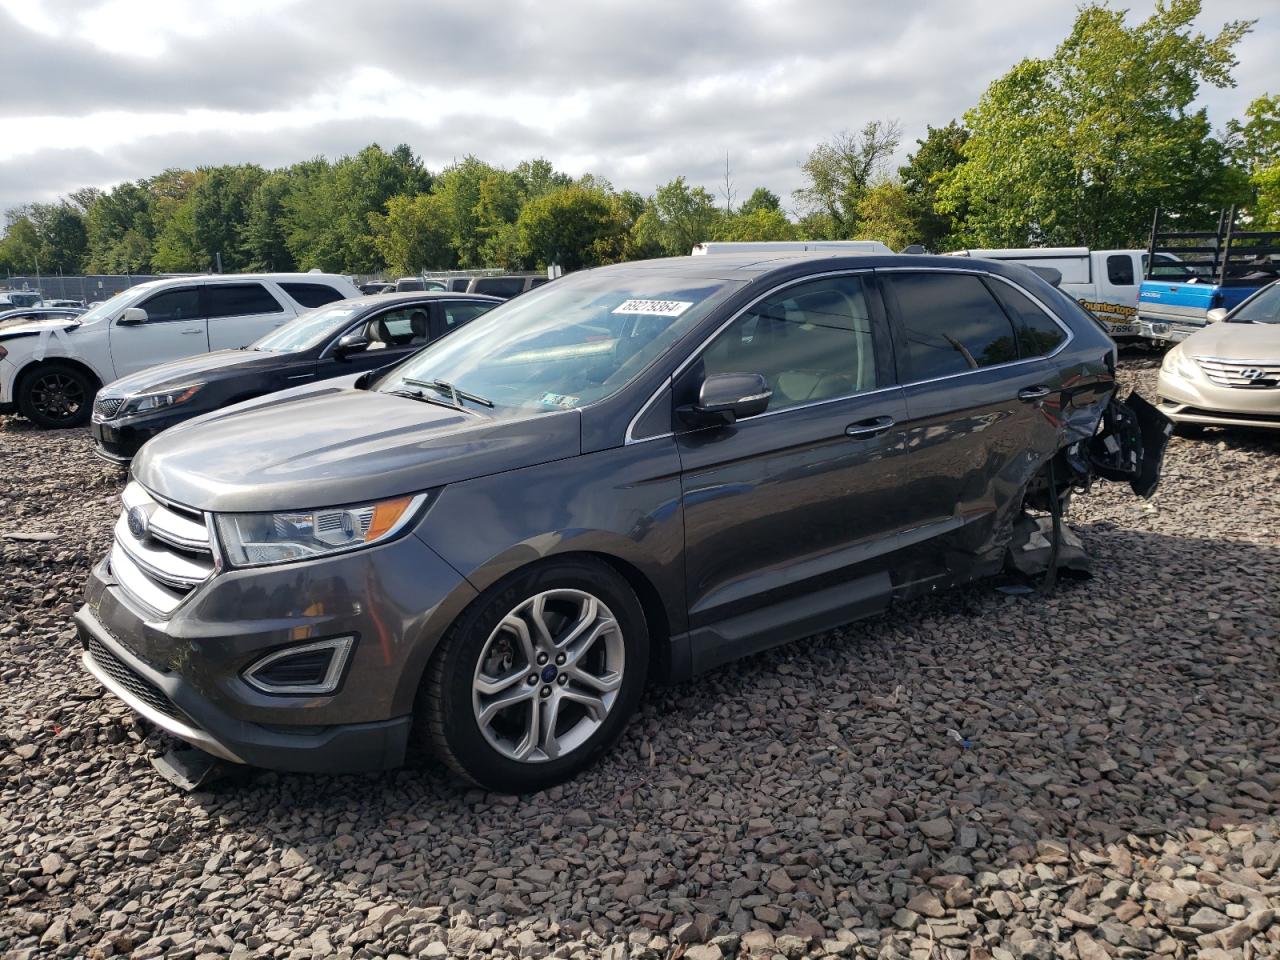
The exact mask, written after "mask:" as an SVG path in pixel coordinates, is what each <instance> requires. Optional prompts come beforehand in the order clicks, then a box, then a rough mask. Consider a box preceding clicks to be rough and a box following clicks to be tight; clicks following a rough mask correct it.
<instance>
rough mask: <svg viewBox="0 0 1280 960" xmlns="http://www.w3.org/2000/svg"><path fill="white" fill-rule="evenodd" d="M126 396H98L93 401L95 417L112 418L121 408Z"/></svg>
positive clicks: (96, 418) (99, 418)
mask: <svg viewBox="0 0 1280 960" xmlns="http://www.w3.org/2000/svg"><path fill="white" fill-rule="evenodd" d="M123 403H124V397H98V399H96V400H94V401H93V419H95V420H110V419H111V418H112V417H114V416H115V415H116V414H117V413H118V412H119V410H120V407H121V405H122V404H123Z"/></svg>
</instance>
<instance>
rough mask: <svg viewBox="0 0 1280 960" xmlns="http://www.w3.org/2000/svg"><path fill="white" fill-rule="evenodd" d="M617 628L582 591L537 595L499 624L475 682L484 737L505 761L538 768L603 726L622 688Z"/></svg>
mask: <svg viewBox="0 0 1280 960" xmlns="http://www.w3.org/2000/svg"><path fill="white" fill-rule="evenodd" d="M624 651H625V648H624V645H623V639H622V629H621V627H620V626H619V625H618V621H617V619H616V618H615V617H614V615H613V613H612V612H611V611H610V610H609V608H608V607H607V606H606V605H605V604H604V603H603V602H601V600H600V599H599V598H598V597H595V596H592V595H591V594H590V593H587V592H586V591H583V590H573V589H557V590H546V591H543V592H541V593H537V594H534V595H533V596H532V597H529V598H528V599H527V600H524V601H522V602H521V603H520V604H519V605H517V606H516V607H515V608H514V609H513V610H511V612H510V613H508V614H507V615H506V616H505V617H503V618H502V620H501V621H499V623H498V625H497V626H496V627H495V628H494V630H493V632H492V633H491V634H490V635H489V638H488V640H487V641H485V645H484V647H483V648H482V649H481V651H480V657H479V660H478V662H477V664H476V669H475V674H474V677H473V679H472V696H471V699H472V707H473V709H474V713H475V719H476V723H477V725H478V726H479V728H480V732H481V733H482V734H483V735H484V738H485V740H487V741H488V743H489V744H490V745H491V746H492V747H493V748H494V749H495V750H497V751H498V752H499V753H501V754H502V755H503V756H504V757H507V758H509V759H512V760H517V761H519V762H522V763H539V762H544V761H547V760H555V759H557V758H559V757H563V756H566V755H567V754H569V753H571V752H572V751H574V750H576V749H577V748H578V747H580V746H582V744H583V743H585V742H586V741H587V740H588V739H589V738H590V737H591V735H592V734H594V733H595V732H596V731H597V730H598V729H599V728H600V726H601V725H602V724H603V723H604V721H605V718H606V717H607V716H608V715H609V711H610V710H611V709H612V707H613V705H614V702H615V701H616V700H617V698H618V692H619V690H620V689H621V688H622V676H623V670H624V668H625V662H624V661H625V653H624Z"/></svg>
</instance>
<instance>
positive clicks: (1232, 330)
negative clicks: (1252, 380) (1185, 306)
mask: <svg viewBox="0 0 1280 960" xmlns="http://www.w3.org/2000/svg"><path fill="white" fill-rule="evenodd" d="M1182 350H1183V352H1184V353H1186V354H1187V356H1191V357H1220V358H1222V359H1224V360H1280V324H1276V323H1226V322H1220V323H1214V324H1210V325H1209V326H1207V327H1205V329H1203V330H1199V331H1197V332H1195V333H1193V334H1192V335H1191V336H1189V337H1187V339H1186V340H1184V341H1182Z"/></svg>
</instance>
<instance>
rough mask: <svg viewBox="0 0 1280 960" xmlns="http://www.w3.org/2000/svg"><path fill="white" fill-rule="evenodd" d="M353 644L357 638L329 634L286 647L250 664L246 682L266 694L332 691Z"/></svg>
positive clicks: (246, 673)
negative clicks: (325, 637)
mask: <svg viewBox="0 0 1280 960" xmlns="http://www.w3.org/2000/svg"><path fill="white" fill-rule="evenodd" d="M354 645H355V637H330V638H329V639H327V640H316V641H314V642H312V643H303V644H298V645H296V646H290V647H285V648H284V649H283V650H277V651H275V652H274V653H269V654H267V655H266V656H265V657H263V658H262V659H260V660H257V661H255V662H254V663H253V664H251V665H250V666H249V667H248V668H247V669H246V670H245V671H244V681H245V683H247V684H249V686H251V687H253V688H254V689H255V690H260V691H262V692H263V693H271V694H282V693H283V694H317V693H319V694H324V693H333V692H334V691H335V690H337V689H338V684H339V683H340V682H341V681H342V673H343V670H344V669H345V668H346V665H347V657H348V655H349V654H350V652H351V648H352V646H354Z"/></svg>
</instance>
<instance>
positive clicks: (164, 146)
mask: <svg viewBox="0 0 1280 960" xmlns="http://www.w3.org/2000/svg"><path fill="white" fill-rule="evenodd" d="M1152 3H1153V0H1133V2H1131V3H1128V4H1124V5H1125V6H1128V7H1129V8H1130V9H1131V10H1132V11H1133V13H1132V15H1131V16H1134V17H1136V16H1137V15H1146V14H1147V13H1149V12H1150V10H1151V7H1152ZM1205 7H1206V12H1205V14H1204V15H1203V16H1202V18H1201V25H1202V27H1203V28H1204V29H1205V30H1207V31H1214V30H1216V29H1217V27H1218V26H1220V25H1221V23H1222V21H1224V20H1225V19H1227V18H1228V17H1234V18H1256V19H1258V20H1259V21H1260V22H1259V23H1258V25H1257V27H1256V28H1255V30H1254V33H1253V34H1252V35H1250V36H1249V37H1248V38H1247V39H1246V40H1245V42H1244V43H1243V44H1242V45H1241V47H1240V48H1239V57H1240V67H1239V69H1238V71H1237V74H1236V75H1237V79H1238V82H1239V85H1238V87H1236V88H1235V89H1233V90H1225V91H1219V90H1210V91H1208V92H1207V93H1206V94H1205V98H1204V99H1205V103H1206V105H1207V106H1208V108H1209V110H1210V115H1211V117H1212V119H1213V121H1214V124H1215V126H1218V127H1220V126H1221V125H1222V124H1223V123H1225V122H1226V120H1227V119H1229V118H1230V117H1232V116H1236V115H1239V114H1240V113H1241V112H1242V111H1243V109H1244V107H1245V105H1246V104H1247V103H1248V102H1249V101H1250V100H1252V99H1253V98H1254V97H1256V96H1258V95H1260V94H1262V93H1264V92H1277V91H1280V67H1277V66H1276V63H1277V61H1276V58H1275V50H1276V49H1277V47H1278V46H1280V0H1230V2H1225V0H1206V2H1205ZM1075 10H1076V3H1075V2H1074V0H909V2H899V3H889V2H883V0H879V2H872V0H857V2H854V0H803V2H802V0H736V2H735V0H642V2H641V0H616V2H614V0H557V2H555V3H534V2H520V0H514V2H512V0H508V2H503V3H501V4H499V3H498V2H496V0H490V2H476V0H431V2H424V0H363V2H361V3H352V2H350V0H217V2H215V3H209V2H207V0H105V2H104V0H0V36H3V37H4V39H5V43H4V47H5V52H4V55H3V57H2V58H0V115H2V116H3V117H4V119H5V121H6V123H5V124H4V136H3V137H0V210H4V209H7V208H8V207H10V206H13V205H14V204H17V203H21V202H23V201H26V200H33V199H49V198H51V197H53V196H56V195H58V194H60V193H63V192H66V191H68V190H71V189H74V188H76V187H79V186H84V185H95V186H106V185H110V184H113V183H117V182H119V181H121V180H127V179H136V178H138V177H141V176H147V175H149V174H152V173H156V172H158V171H160V170H162V169H164V168H165V167H171V166H182V167H195V166H199V165H204V164H217V163H236V162H245V161H255V162H257V163H261V164H263V165H266V166H276V165H284V164H288V163H291V162H293V161H296V160H301V159H305V158H307V157H311V156H314V155H316V154H325V155H328V156H330V157H335V156H339V155H341V154H343V153H350V152H354V151H356V150H358V149H359V148H361V147H362V146H364V145H366V144H368V143H370V142H374V141H376V142H378V143H381V144H382V145H383V146H384V147H386V148H388V149H390V148H391V147H393V146H394V145H395V144H397V143H400V142H404V143H408V144H410V145H411V146H412V147H413V149H414V150H415V151H416V152H418V153H419V154H420V155H421V156H422V157H423V158H424V159H425V160H426V162H427V164H428V166H430V167H431V168H432V169H439V168H440V167H442V166H444V165H446V164H448V163H449V162H450V160H452V159H453V158H455V157H461V156H463V155H465V154H467V153H474V154H476V155H477V156H479V157H481V158H483V159H485V160H488V161H489V162H492V163H497V164H502V165H509V164H513V163H515V162H517V161H519V160H520V159H523V158H527V157H532V156H537V155H542V156H545V157H547V158H548V159H550V160H551V161H552V162H554V163H555V164H556V166H557V167H559V168H561V169H564V170H567V171H569V172H570V173H574V174H577V173H583V172H587V171H591V172H594V173H597V174H600V175H602V176H604V177H606V178H608V179H609V180H611V181H612V182H613V183H614V184H615V186H618V187H630V188H633V189H638V190H641V191H643V192H649V191H650V190H652V188H653V186H654V185H655V184H658V183H661V182H665V181H666V180H669V179H670V178H671V177H673V176H676V175H677V174H685V175H686V176H688V177H689V178H690V179H692V180H693V181H695V182H699V183H702V184H705V185H706V186H708V187H710V188H712V189H718V185H719V183H720V181H721V180H722V178H723V171H724V162H725V153H726V151H727V152H728V154H729V162H730V165H731V167H732V170H733V180H734V182H735V184H736V187H737V189H738V191H739V193H740V194H741V196H743V197H745V195H746V194H747V193H748V192H749V191H750V189H751V188H752V187H754V186H756V185H760V184H763V185H767V186H769V187H771V188H772V189H773V190H775V191H776V192H778V193H779V194H782V195H783V196H784V197H786V196H787V195H789V192H790V191H791V190H792V189H793V188H795V187H796V186H798V185H799V181H800V176H799V169H798V166H799V163H800V161H801V160H803V158H804V157H805V155H806V153H807V152H808V150H809V148H810V147H812V146H813V145H814V144H815V143H816V142H818V141H819V140H822V139H824V138H826V137H828V136H830V135H831V134H832V133H835V132H836V131H839V130H841V129H844V128H849V129H855V128H857V127H858V126H860V125H861V124H862V123H863V122H865V121H866V120H869V119H875V118H890V119H897V120H899V121H900V122H901V124H902V127H903V130H904V132H905V134H906V143H905V144H904V152H905V149H906V147H909V146H910V145H911V143H912V141H913V140H914V138H915V137H917V136H921V135H923V133H924V128H925V124H926V123H932V124H935V125H937V124H941V123H945V122H946V121H947V120H949V119H951V118H952V117H955V116H958V115H959V114H960V113H961V112H963V110H964V109H965V108H966V107H968V106H970V105H972V104H973V103H974V102H975V100H976V99H977V97H978V96H979V94H980V93H981V92H982V90H983V88H984V87H985V86H986V85H987V83H989V82H990V81H991V80H992V79H993V78H995V77H997V76H999V75H1000V74H1001V73H1003V72H1004V71H1005V70H1006V69H1008V67H1009V66H1010V65H1012V64H1013V63H1014V62H1016V61H1017V60H1018V59H1020V58H1022V57H1024V56H1043V55H1048V54H1049V53H1051V52H1052V50H1053V48H1054V47H1055V46H1056V45H1057V43H1058V42H1059V41H1060V40H1061V39H1062V37H1063V36H1064V35H1065V34H1066V31H1067V30H1068V29H1069V27H1070V24H1071V21H1072V19H1073V18H1074V15H1075Z"/></svg>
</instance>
